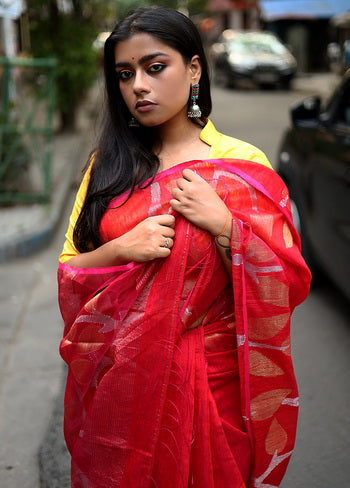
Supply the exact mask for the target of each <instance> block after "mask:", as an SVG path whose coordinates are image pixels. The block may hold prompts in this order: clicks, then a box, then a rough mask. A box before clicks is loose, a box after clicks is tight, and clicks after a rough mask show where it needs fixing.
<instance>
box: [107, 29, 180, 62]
mask: <svg viewBox="0 0 350 488" xmlns="http://www.w3.org/2000/svg"><path fill="white" fill-rule="evenodd" d="M156 52H161V53H164V54H167V55H168V56H175V57H177V56H179V57H181V55H180V53H179V52H178V51H176V50H175V49H173V48H171V47H170V46H168V45H167V44H165V43H164V42H162V41H161V40H159V39H157V38H156V37H153V36H151V35H150V34H146V32H138V33H136V34H134V35H132V36H131V37H129V38H128V39H126V40H125V41H120V42H118V43H117V44H116V46H115V49H114V57H115V60H116V62H121V61H130V60H133V61H137V60H138V59H140V58H142V57H143V56H147V55H149V54H152V53H156Z"/></svg>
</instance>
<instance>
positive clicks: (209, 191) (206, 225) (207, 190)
mask: <svg viewBox="0 0 350 488" xmlns="http://www.w3.org/2000/svg"><path fill="white" fill-rule="evenodd" d="M172 195H173V197H174V198H173V199H172V200H170V205H171V207H172V208H173V209H174V210H176V211H177V212H179V213H181V214H182V215H183V216H184V217H186V219H188V220H189V221H190V222H192V223H193V224H195V225H197V226H198V227H201V228H202V229H205V230H207V231H208V232H210V233H211V234H212V235H217V234H219V232H220V231H221V229H222V227H223V226H224V225H225V222H226V219H227V213H228V212H229V210H228V208H227V207H226V205H225V203H224V202H223V201H222V200H221V198H220V197H219V195H218V194H217V193H215V191H214V190H213V188H212V187H211V186H210V185H209V184H208V183H207V182H206V181H205V180H204V179H203V178H202V177H201V176H199V175H198V174H197V173H195V172H194V171H192V170H191V169H184V170H183V171H182V178H179V179H178V180H177V181H176V187H175V188H173V189H172Z"/></svg>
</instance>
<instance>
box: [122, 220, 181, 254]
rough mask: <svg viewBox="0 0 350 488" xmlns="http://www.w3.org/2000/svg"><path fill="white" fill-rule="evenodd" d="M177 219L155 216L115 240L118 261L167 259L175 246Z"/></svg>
mask: <svg viewBox="0 0 350 488" xmlns="http://www.w3.org/2000/svg"><path fill="white" fill-rule="evenodd" d="M174 226H175V217H174V216H173V215H169V214H165V215H155V216H152V217H148V218H147V219H145V220H143V221H142V222H140V223H139V224H137V225H136V226H135V227H134V228H133V229H131V230H130V231H129V232H126V233H125V234H123V235H122V236H120V237H118V238H117V239H115V246H116V248H115V249H116V253H117V257H118V261H119V260H122V261H125V262H129V261H136V262H145V261H151V260H152V259H156V258H166V257H168V256H169V255H170V250H171V248H172V247H173V244H174V240H173V238H174V235H175V231H174Z"/></svg>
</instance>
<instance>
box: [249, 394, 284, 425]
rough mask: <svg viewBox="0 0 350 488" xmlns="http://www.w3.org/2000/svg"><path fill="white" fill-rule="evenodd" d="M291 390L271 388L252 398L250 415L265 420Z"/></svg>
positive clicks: (255, 418)
mask: <svg viewBox="0 0 350 488" xmlns="http://www.w3.org/2000/svg"><path fill="white" fill-rule="evenodd" d="M291 391H292V390H290V389H288V390H287V389H278V390H271V391H267V392H265V393H261V394H260V395H258V396H256V397H255V398H253V400H252V402H251V415H252V418H253V419H254V420H265V419H268V418H270V417H272V415H273V414H274V413H275V412H276V411H277V410H278V409H279V407H280V406H281V403H282V402H283V400H284V399H285V398H286V397H287V396H288V395H289V393H290V392H291Z"/></svg>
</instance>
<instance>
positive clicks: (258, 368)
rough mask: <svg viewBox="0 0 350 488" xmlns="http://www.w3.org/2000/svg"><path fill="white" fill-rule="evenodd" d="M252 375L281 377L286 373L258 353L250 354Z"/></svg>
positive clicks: (252, 352) (251, 352)
mask: <svg viewBox="0 0 350 488" xmlns="http://www.w3.org/2000/svg"><path fill="white" fill-rule="evenodd" d="M249 363H250V373H251V374H252V375H254V376H280V375H282V374H284V371H283V370H282V369H281V368H280V367H279V366H277V364H275V363H274V362H273V361H271V359H269V358H268V357H266V356H265V355H264V354H262V353H261V352H258V351H250V353H249Z"/></svg>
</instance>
